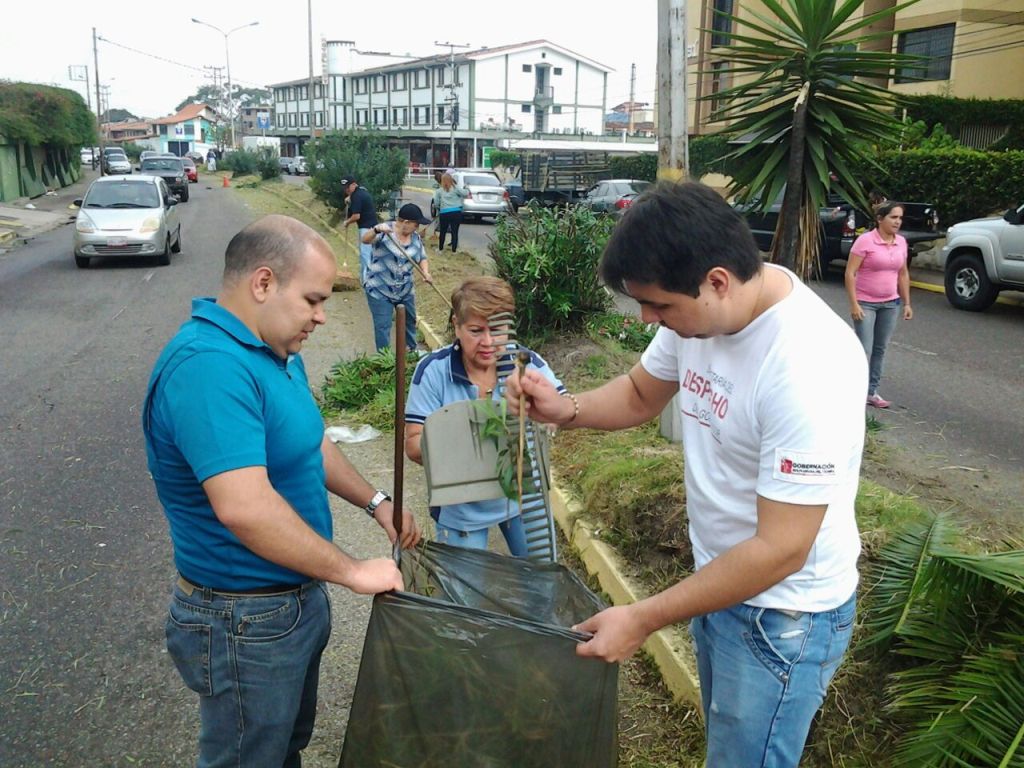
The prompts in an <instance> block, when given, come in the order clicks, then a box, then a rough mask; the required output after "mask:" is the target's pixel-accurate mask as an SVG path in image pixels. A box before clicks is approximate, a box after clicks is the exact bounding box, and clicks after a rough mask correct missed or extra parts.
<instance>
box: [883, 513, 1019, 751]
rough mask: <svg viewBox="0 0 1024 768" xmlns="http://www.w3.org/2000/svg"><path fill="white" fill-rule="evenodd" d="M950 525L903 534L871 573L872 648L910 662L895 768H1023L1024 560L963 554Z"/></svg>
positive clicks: (902, 687)
mask: <svg viewBox="0 0 1024 768" xmlns="http://www.w3.org/2000/svg"><path fill="white" fill-rule="evenodd" d="M961 540H962V534H961V526H959V525H957V523H956V521H955V520H954V519H953V518H951V517H948V516H946V515H940V516H938V517H936V518H935V519H933V520H931V521H924V522H920V523H913V524H909V525H907V526H906V527H905V528H904V529H903V530H902V531H900V532H899V533H898V534H897V535H896V536H895V537H894V538H893V540H892V541H891V542H890V543H889V544H888V545H886V546H885V547H884V548H883V550H882V551H881V552H880V553H879V558H878V563H877V565H875V567H874V568H872V569H871V571H870V572H869V573H868V575H867V578H866V582H867V584H868V587H867V592H868V599H867V600H866V605H865V608H866V615H867V618H866V619H865V620H864V625H865V629H866V630H867V631H868V633H869V635H868V637H867V639H866V640H865V641H864V642H866V643H868V644H879V645H882V646H889V647H891V648H892V649H893V650H894V651H896V652H897V653H899V654H901V655H903V656H905V657H907V658H908V659H909V660H910V662H909V666H907V667H906V668H905V669H902V670H901V671H899V672H896V673H895V675H894V677H893V681H892V685H891V686H890V690H889V693H890V695H891V697H892V703H891V707H892V708H893V709H894V710H896V711H898V712H902V713H904V714H905V715H908V716H909V718H910V720H911V723H910V725H909V730H908V733H907V735H906V737H905V738H903V739H902V740H901V741H900V743H899V746H898V747H897V749H896V753H895V755H894V756H893V761H892V764H893V765H894V766H908V768H909V766H951V767H952V766H968V765H979V766H980V765H985V766H993V767H995V766H999V768H1009V767H1010V766H1017V767H1018V768H1019V766H1024V651H1022V648H1024V550H1022V549H1020V548H1019V544H1016V543H1013V542H1011V543H1010V546H1011V547H1017V548H1015V549H1009V550H1005V551H999V552H992V553H987V552H983V553H977V554H965V553H962V552H959V551H957V550H956V549H954V547H953V543H954V542H959V541H961Z"/></svg>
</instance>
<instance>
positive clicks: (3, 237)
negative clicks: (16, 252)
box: [0, 229, 18, 243]
mask: <svg viewBox="0 0 1024 768" xmlns="http://www.w3.org/2000/svg"><path fill="white" fill-rule="evenodd" d="M17 236H18V234H17V233H16V232H15V231H14V230H13V229H0V243H6V242H7V241H9V240H13V239H14V238H16V237H17Z"/></svg>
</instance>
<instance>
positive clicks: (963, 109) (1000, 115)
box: [905, 96, 1024, 149]
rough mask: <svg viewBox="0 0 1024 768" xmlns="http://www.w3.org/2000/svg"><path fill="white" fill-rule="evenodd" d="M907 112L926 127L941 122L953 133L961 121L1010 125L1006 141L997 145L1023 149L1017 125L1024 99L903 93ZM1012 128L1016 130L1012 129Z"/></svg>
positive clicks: (1021, 119) (1023, 110)
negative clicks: (910, 94) (909, 94)
mask: <svg viewBox="0 0 1024 768" xmlns="http://www.w3.org/2000/svg"><path fill="white" fill-rule="evenodd" d="M905 103H906V107H907V116H908V117H910V119H911V120H921V121H923V122H924V123H925V124H926V125H927V126H928V128H929V129H931V128H934V127H935V126H936V125H938V124H941V125H943V126H944V127H945V129H946V130H947V131H949V133H951V134H952V135H953V136H958V135H960V129H961V128H962V127H963V126H965V125H1006V126H1010V128H1011V136H1010V137H1007V138H1008V139H1010V140H1011V141H1010V143H1009V144H1007V140H1006V139H1004V140H1003V141H1001V142H999V145H1000V146H999V148H1003V149H1009V148H1013V149H1024V144H1021V143H1020V138H1021V136H1022V135H1024V134H1022V133H1021V131H1020V126H1021V125H1024V99H954V98H951V97H948V96H907V97H905ZM1014 128H1016V129H1017V130H1014Z"/></svg>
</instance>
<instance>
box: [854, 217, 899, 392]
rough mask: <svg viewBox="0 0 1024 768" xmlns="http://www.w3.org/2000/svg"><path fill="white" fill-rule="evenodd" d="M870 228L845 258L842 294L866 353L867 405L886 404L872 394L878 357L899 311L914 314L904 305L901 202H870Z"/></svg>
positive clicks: (879, 368)
mask: <svg viewBox="0 0 1024 768" xmlns="http://www.w3.org/2000/svg"><path fill="white" fill-rule="evenodd" d="M874 213H875V223H876V227H875V229H872V230H871V231H869V232H865V233H864V234H863V235H861V236H860V237H858V238H857V240H856V241H855V242H854V244H853V246H852V247H851V248H850V258H849V260H848V261H847V262H846V295H847V297H848V298H849V299H850V316H851V317H852V318H853V330H854V331H855V332H856V334H857V338H858V339H860V343H861V344H863V345H864V352H865V354H866V355H867V356H868V368H869V378H868V397H867V403H868V405H873V406H874V407H876V408H888V407H889V405H891V403H890V402H889V401H888V400H885V399H884V398H883V397H882V396H881V395H879V394H878V382H879V380H881V378H882V361H883V360H884V359H885V349H886V347H888V346H889V339H891V338H892V334H893V331H895V330H896V323H897V321H898V320H899V317H900V315H901V314H902V316H903V319H904V320H909V319H910V318H911V317H913V316H914V311H913V310H912V309H911V308H910V270H909V269H908V268H907V241H906V240H905V239H904V238H903V237H902V236H901V235H900V234H899V230H900V225H901V224H902V223H903V206H901V205H900V204H899V203H894V202H891V201H887V202H883V203H880V204H879V205H876V206H875V211H874Z"/></svg>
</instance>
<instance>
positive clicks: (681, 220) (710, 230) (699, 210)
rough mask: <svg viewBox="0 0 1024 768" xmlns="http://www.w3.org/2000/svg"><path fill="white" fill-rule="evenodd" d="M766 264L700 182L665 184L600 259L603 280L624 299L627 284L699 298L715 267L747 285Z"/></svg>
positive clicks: (635, 208)
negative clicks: (653, 287) (656, 288)
mask: <svg viewBox="0 0 1024 768" xmlns="http://www.w3.org/2000/svg"><path fill="white" fill-rule="evenodd" d="M762 264H763V262H762V260H761V254H760V252H759V251H758V249H757V244H756V243H755V242H754V236H753V235H752V234H751V233H750V229H749V227H747V224H746V222H745V221H744V220H743V217H742V216H740V214H739V213H737V212H736V211H735V210H733V208H732V206H730V205H729V204H728V203H727V202H725V200H724V199H723V198H722V196H721V195H719V194H718V193H717V192H715V191H714V190H713V189H711V188H710V187H706V186H704V185H703V184H698V183H696V182H686V183H683V184H676V183H669V182H660V183H658V184H657V185H655V186H654V187H653V188H651V189H650V190H648V191H647V192H645V193H643V194H642V195H640V196H639V197H638V198H637V199H636V200H635V201H634V202H633V204H632V205H631V206H630V207H629V208H628V209H627V211H626V213H625V214H624V215H623V217H622V219H621V220H620V221H619V223H618V224H617V225H616V227H615V230H614V231H613V232H612V236H611V237H610V238H609V239H608V244H607V245H606V246H605V249H604V255H603V256H602V257H601V277H602V279H603V280H604V282H605V284H606V285H607V286H608V287H609V288H611V289H612V290H614V291H617V292H619V293H625V283H626V281H627V280H628V281H630V282H637V283H645V284H649V285H657V286H658V287H660V288H661V289H663V290H666V291H671V292H673V293H683V294H686V295H687V296H693V297H696V296H697V295H699V293H700V286H701V284H702V283H703V282H704V278H705V277H706V276H707V274H708V272H709V271H710V270H711V269H713V268H714V267H723V268H725V269H727V270H729V271H730V272H732V273H733V274H734V275H736V277H738V278H739V279H740V280H741V281H742V282H746V281H748V280H750V279H751V278H752V277H754V276H755V275H757V274H758V272H760V270H761V268H762Z"/></svg>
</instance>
